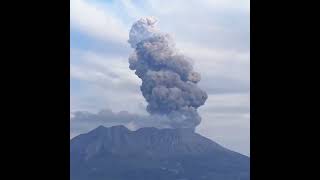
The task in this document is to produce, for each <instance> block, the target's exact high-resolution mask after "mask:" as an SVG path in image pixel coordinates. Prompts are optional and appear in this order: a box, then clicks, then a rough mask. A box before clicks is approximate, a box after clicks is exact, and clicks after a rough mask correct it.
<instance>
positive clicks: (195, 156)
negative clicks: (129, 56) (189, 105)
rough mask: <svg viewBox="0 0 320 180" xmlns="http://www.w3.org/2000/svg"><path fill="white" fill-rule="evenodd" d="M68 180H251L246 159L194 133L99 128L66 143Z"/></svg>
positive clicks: (166, 130)
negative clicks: (68, 145) (68, 169)
mask: <svg viewBox="0 0 320 180" xmlns="http://www.w3.org/2000/svg"><path fill="white" fill-rule="evenodd" d="M70 171H71V174H70V179H71V180H202V179H203V180H249V179H250V158H249V157H247V156H245V155H242V154H239V153H237V152H234V151H231V150H228V149H226V148H224V147H222V146H221V145H219V144H217V143H215V142H214V141H212V140H210V139H208V138H205V137H203V136H201V135H200V134H197V133H195V132H194V131H193V130H192V129H157V128H152V127H148V128H140V129H138V130H136V131H130V130H129V129H127V128H126V127H125V126H113V127H109V128H107V127H104V126H99V127H97V128H96V129H94V130H92V131H90V132H89V133H87V134H81V135H79V136H77V137H75V138H73V139H72V140H71V142H70Z"/></svg>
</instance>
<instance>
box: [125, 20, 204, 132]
mask: <svg viewBox="0 0 320 180" xmlns="http://www.w3.org/2000/svg"><path fill="white" fill-rule="evenodd" d="M156 22H157V20H156V19H155V18H153V17H146V18H142V19H140V20H139V21H137V22H136V23H134V24H133V26H132V27H131V30H130V34H129V40H128V42H129V44H130V45H131V47H132V48H134V53H133V54H132V55H131V56H130V57H129V63H130V66H129V67H130V69H131V70H135V74H136V75H137V76H138V77H139V78H140V79H141V80H142V85H141V87H140V89H141V92H142V94H143V96H144V98H145V100H146V101H147V102H148V106H147V111H148V112H149V113H150V114H151V115H152V116H163V117H164V118H163V119H165V120H164V122H165V123H169V124H168V125H169V126H171V127H173V128H194V127H195V126H197V125H198V124H199V123H200V121H201V117H200V116H199V114H198V112H197V108H198V107H200V106H201V105H203V104H204V103H205V101H206V99H207V94H206V92H204V91H203V90H201V89H200V88H199V87H198V86H197V83H198V82H199V81H200V79H201V78H200V74H199V73H197V72H195V71H193V66H192V64H191V60H190V59H189V58H187V57H185V56H183V55H182V54H180V53H178V51H177V50H176V49H175V44H174V42H173V40H172V38H171V37H170V36H169V35H168V34H164V33H161V32H160V31H159V30H158V29H156V27H155V25H156ZM168 119H169V121H167V120H168Z"/></svg>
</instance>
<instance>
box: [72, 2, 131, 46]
mask: <svg viewBox="0 0 320 180" xmlns="http://www.w3.org/2000/svg"><path fill="white" fill-rule="evenodd" d="M70 21H71V26H72V27H75V28H76V29H77V30H80V31H83V32H85V33H87V34H88V35H90V36H92V37H95V38H97V39H101V40H104V41H112V42H116V43H123V44H126V40H127V39H128V35H127V34H128V33H127V31H128V29H127V27H126V26H125V25H123V23H122V22H121V21H120V20H119V19H117V18H116V17H114V16H113V15H112V14H111V13H109V12H107V11H106V10H104V9H102V8H100V7H98V6H96V5H94V4H93V3H91V2H88V1H86V0H71V1H70Z"/></svg>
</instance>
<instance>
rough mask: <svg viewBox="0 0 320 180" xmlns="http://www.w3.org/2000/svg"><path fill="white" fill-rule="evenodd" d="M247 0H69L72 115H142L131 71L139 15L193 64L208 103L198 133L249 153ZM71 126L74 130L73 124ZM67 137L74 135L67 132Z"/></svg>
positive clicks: (136, 82) (143, 104)
mask: <svg viewBox="0 0 320 180" xmlns="http://www.w3.org/2000/svg"><path fill="white" fill-rule="evenodd" d="M187 2H188V3H187ZM249 4H250V2H249V0H189V1H183V0H170V1H169V0H144V1H143V0H135V1H133V0H116V1H112V0H70V5H71V14H70V21H71V30H70V40H71V47H70V51H71V57H70V59H71V60H70V61H71V65H70V66H71V67H70V68H71V69H70V71H71V74H70V80H71V92H70V94H71V96H70V100H71V104H70V109H71V114H72V113H73V112H76V111H89V112H93V113H94V112H98V111H99V110H101V109H109V110H112V111H113V112H119V111H124V110H125V111H128V112H130V113H135V114H146V111H145V107H146V102H145V100H144V98H143V97H142V95H141V93H140V89H139V86H140V84H141V81H140V79H138V78H137V77H136V76H135V75H134V72H133V71H130V69H129V68H128V66H129V64H128V60H127V59H128V57H129V55H130V54H131V52H132V49H131V48H130V46H129V44H128V43H127V40H128V34H129V30H130V27H131V25H132V23H134V22H135V21H137V20H138V19H139V18H141V17H144V16H154V17H156V18H157V19H158V28H159V29H160V30H161V31H162V32H166V33H169V34H171V35H172V37H173V38H174V40H175V42H176V47H177V48H178V49H179V50H180V51H181V52H182V53H184V54H185V55H187V56H189V57H191V58H192V59H193V61H194V68H195V70H196V71H198V72H200V73H201V76H202V80H201V81H200V83H199V86H201V88H202V89H204V90H205V91H206V92H207V93H208V100H207V102H206V103H205V105H204V106H202V107H200V108H199V109H198V111H199V113H200V115H201V116H202V122H201V124H200V125H199V126H198V127H197V130H196V131H197V132H198V133H200V134H202V135H204V136H206V137H208V138H211V139H212V140H214V141H216V142H218V143H220V144H222V145H224V146H225V147H227V148H230V149H232V150H235V151H238V152H240V153H243V154H246V155H249V154H250V67H249V66H250V18H249V17H250V6H249ZM73 124H75V123H73V122H72V120H71V127H72V126H73ZM70 133H71V136H74V135H76V134H77V132H73V131H72V130H71V132H70Z"/></svg>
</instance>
